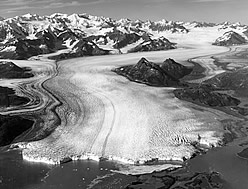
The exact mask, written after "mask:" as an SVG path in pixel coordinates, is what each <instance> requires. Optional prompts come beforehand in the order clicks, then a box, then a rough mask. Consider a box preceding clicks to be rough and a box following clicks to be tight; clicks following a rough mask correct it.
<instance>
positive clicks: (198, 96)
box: [174, 85, 240, 107]
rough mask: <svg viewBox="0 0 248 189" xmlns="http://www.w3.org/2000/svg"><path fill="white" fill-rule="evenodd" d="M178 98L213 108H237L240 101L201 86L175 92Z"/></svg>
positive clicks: (208, 87)
mask: <svg viewBox="0 0 248 189" xmlns="http://www.w3.org/2000/svg"><path fill="white" fill-rule="evenodd" d="M174 94H175V96H176V97H177V98H179V99H182V100H187V101H191V102H194V103H199V104H204V105H207V106H211V107H226V106H237V105H239V104H240V101H239V100H238V99H236V98H233V97H231V96H229V95H227V94H221V93H218V92H215V91H213V89H212V87H211V86H208V85H199V86H197V87H187V88H184V89H176V90H174Z"/></svg>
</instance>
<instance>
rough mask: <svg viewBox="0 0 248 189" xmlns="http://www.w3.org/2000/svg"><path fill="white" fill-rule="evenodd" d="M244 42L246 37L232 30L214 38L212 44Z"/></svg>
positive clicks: (226, 44) (223, 44) (238, 43)
mask: <svg viewBox="0 0 248 189" xmlns="http://www.w3.org/2000/svg"><path fill="white" fill-rule="evenodd" d="M244 43H246V39H245V38H244V37H242V36H241V35H240V34H238V33H236V32H234V31H229V32H226V33H224V35H223V36H221V37H219V38H218V39H216V41H215V42H214V43H213V45H219V46H230V45H240V44H244Z"/></svg>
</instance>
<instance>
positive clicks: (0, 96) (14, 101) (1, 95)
mask: <svg viewBox="0 0 248 189" xmlns="http://www.w3.org/2000/svg"><path fill="white" fill-rule="evenodd" d="M28 102H29V99H28V98H25V97H20V96H17V95H16V94H15V91H14V90H13V89H10V88H8V87H1V86H0V107H10V106H19V105H22V104H26V103H28Z"/></svg>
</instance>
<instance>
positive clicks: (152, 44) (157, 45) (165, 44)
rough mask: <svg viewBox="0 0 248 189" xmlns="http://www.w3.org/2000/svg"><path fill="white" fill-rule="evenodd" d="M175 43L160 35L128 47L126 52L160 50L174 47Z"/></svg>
mask: <svg viewBox="0 0 248 189" xmlns="http://www.w3.org/2000/svg"><path fill="white" fill-rule="evenodd" d="M175 48H176V46H175V43H171V42H170V41H169V40H168V39H166V38H165V37H160V38H158V39H149V40H147V41H144V42H143V43H141V44H139V45H137V46H136V47H134V48H132V49H130V50H129V51H128V52H129V53H132V52H142V51H161V50H169V49H175Z"/></svg>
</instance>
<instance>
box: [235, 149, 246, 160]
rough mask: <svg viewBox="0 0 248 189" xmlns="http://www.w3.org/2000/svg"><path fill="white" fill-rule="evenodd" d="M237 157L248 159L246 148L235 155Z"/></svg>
mask: <svg viewBox="0 0 248 189" xmlns="http://www.w3.org/2000/svg"><path fill="white" fill-rule="evenodd" d="M237 155H238V156H239V157H241V158H244V159H248V148H245V149H244V150H242V151H241V152H239V153H237Z"/></svg>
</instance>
